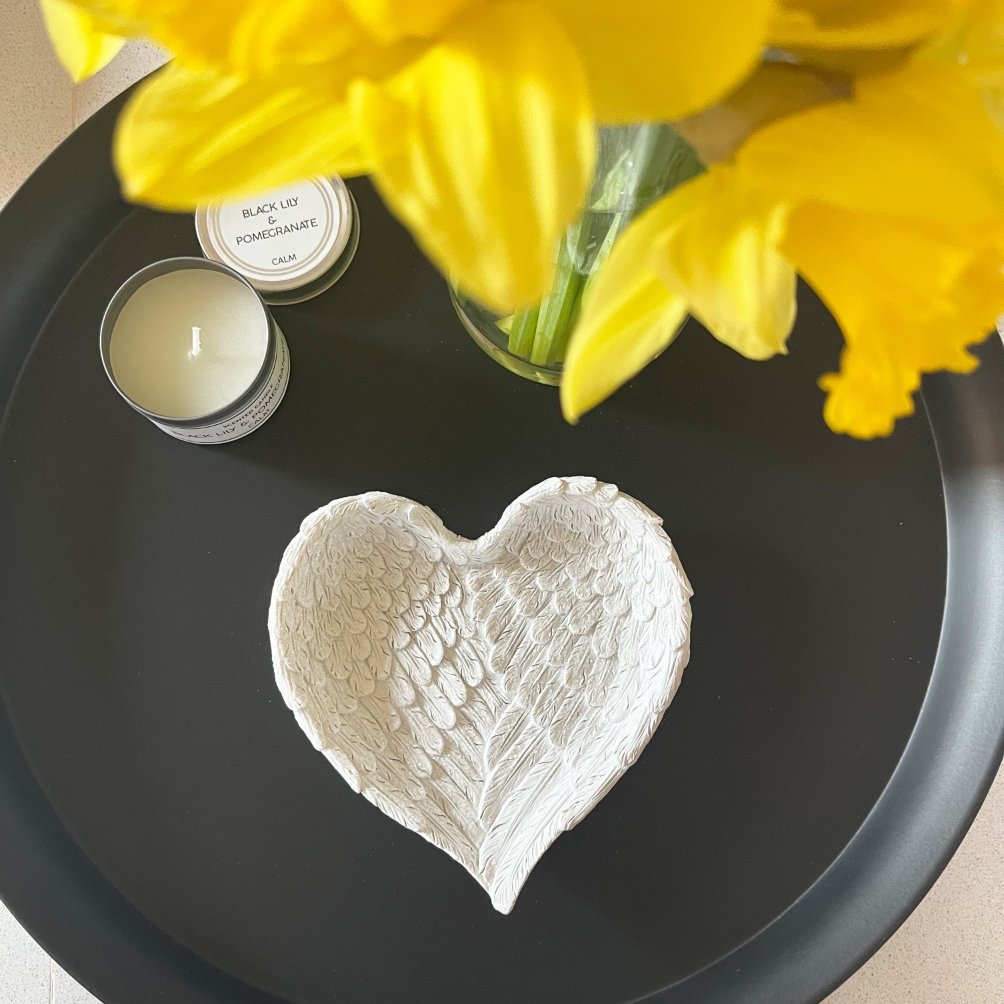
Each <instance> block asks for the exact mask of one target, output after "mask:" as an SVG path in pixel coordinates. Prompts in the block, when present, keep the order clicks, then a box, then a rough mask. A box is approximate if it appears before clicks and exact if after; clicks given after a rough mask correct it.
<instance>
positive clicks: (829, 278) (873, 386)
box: [783, 205, 1004, 438]
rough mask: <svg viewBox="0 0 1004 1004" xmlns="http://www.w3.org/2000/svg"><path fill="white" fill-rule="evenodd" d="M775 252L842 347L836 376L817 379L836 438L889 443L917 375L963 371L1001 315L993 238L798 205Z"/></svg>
mask: <svg viewBox="0 0 1004 1004" xmlns="http://www.w3.org/2000/svg"><path fill="white" fill-rule="evenodd" d="M1000 233H1004V227H1001V230H1000ZM783 246H784V250H785V252H786V253H787V254H788V256H789V258H790V259H791V260H792V261H794V262H796V263H797V265H798V267H799V270H800V271H801V272H802V274H803V275H804V276H805V277H806V279H807V280H808V281H809V282H810V283H811V284H812V286H813V287H814V288H815V290H816V292H817V293H819V295H820V296H821V297H822V299H823V300H824V301H825V303H826V304H827V306H828V307H829V308H830V310H831V311H832V313H833V315H834V316H835V317H836V318H837V320H838V321H839V323H840V326H841V328H842V330H843V332H844V338H845V340H846V342H847V348H846V350H845V352H844V354H843V356H842V359H841V371H840V373H839V374H827V375H826V376H824V377H823V378H822V379H821V381H820V385H821V386H822V387H823V389H824V390H826V391H827V392H828V398H827V403H826V407H825V409H824V416H825V418H826V421H827V423H828V424H829V425H830V427H831V428H833V429H834V431H837V432H849V433H851V434H852V435H855V436H858V437H861V438H871V437H873V436H883V435H888V434H889V433H890V432H891V431H892V428H893V424H894V422H895V420H896V419H897V418H900V417H902V416H904V415H908V414H910V413H911V412H912V411H913V402H912V397H911V395H912V394H913V392H914V391H915V390H916V388H917V387H918V386H919V383H920V376H921V374H922V373H927V372H931V371H934V370H939V369H949V370H954V371H956V372H967V371H969V370H971V369H972V368H973V367H974V366H975V365H976V359H975V358H974V357H973V356H972V354H971V353H970V352H969V351H968V347H969V346H971V345H973V344H975V343H976V342H979V341H982V340H983V338H985V337H986V334H987V332H988V331H989V330H990V329H991V328H992V326H993V323H994V320H995V319H996V317H997V316H998V315H999V314H1001V313H1004V272H1002V265H1004V252H1002V247H1004V244H1002V243H1001V239H1000V238H999V236H996V235H995V234H994V233H993V232H986V233H983V232H979V231H962V232H960V231H948V230H944V229H941V228H933V227H921V226H918V225H916V224H912V223H910V222H908V221H904V220H902V219H899V218H896V217H890V216H878V215H873V214H864V213H849V212H846V211H842V210H839V209H835V208H832V207H829V206H813V205H806V206H803V207H800V208H799V209H798V210H796V211H795V212H794V213H793V214H792V216H791V218H790V220H789V224H788V229H787V234H786V236H785V240H784V245H783Z"/></svg>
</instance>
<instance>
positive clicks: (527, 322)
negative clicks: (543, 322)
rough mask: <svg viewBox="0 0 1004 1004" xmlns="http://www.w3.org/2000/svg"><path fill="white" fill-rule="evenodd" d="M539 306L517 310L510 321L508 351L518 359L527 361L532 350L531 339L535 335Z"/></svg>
mask: <svg viewBox="0 0 1004 1004" xmlns="http://www.w3.org/2000/svg"><path fill="white" fill-rule="evenodd" d="M539 313H540V304H537V305H536V306H533V307H527V308H526V309H525V310H519V311H517V312H516V315H515V316H514V317H513V320H512V327H511V328H510V329H509V351H510V352H511V353H512V354H513V355H514V356H519V357H520V359H529V358H530V351H531V349H532V348H533V339H534V336H535V335H536V333H537V317H538V315H539Z"/></svg>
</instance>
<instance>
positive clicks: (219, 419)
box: [100, 258, 290, 446]
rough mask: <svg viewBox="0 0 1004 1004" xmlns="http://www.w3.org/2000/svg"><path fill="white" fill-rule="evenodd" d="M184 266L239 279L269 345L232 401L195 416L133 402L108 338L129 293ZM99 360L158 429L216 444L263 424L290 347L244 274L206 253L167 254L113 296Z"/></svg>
mask: <svg viewBox="0 0 1004 1004" xmlns="http://www.w3.org/2000/svg"><path fill="white" fill-rule="evenodd" d="M182 269H209V270H212V271H217V272H222V273H224V274H226V275H228V276H231V277H232V278H233V279H235V280H236V281H237V282H240V283H242V284H243V285H244V286H247V287H248V288H249V289H250V290H251V292H252V293H253V294H254V296H255V299H256V300H257V301H258V303H259V304H261V311H262V319H263V323H264V324H266V325H267V331H268V336H267V344H266V349H265V357H264V359H263V360H262V364H261V368H260V369H259V371H258V374H257V376H256V377H255V378H254V379H253V380H252V381H251V383H250V385H249V386H248V387H247V389H246V390H245V391H243V392H242V393H241V394H240V395H239V396H238V397H236V398H235V399H234V400H233V402H231V403H230V404H228V405H226V406H224V407H222V408H219V409H217V410H216V411H214V412H212V413H210V414H207V415H200V416H197V417H195V418H176V417H173V416H171V415H161V414H158V413H156V412H153V411H150V410H148V409H147V408H144V407H143V406H142V405H141V404H139V403H138V402H136V401H134V400H133V399H132V398H131V397H130V396H129V395H128V394H127V393H126V392H125V391H124V390H123V388H122V386H121V384H120V382H119V381H118V380H117V379H116V377H115V371H114V369H113V367H112V362H111V341H112V333H113V331H114V329H115V322H116V321H117V320H118V317H119V314H120V313H121V312H122V309H123V307H124V306H125V305H126V303H128V302H129V299H130V297H132V295H133V294H134V293H135V292H136V290H138V289H139V288H140V287H141V286H142V285H143V284H144V283H147V282H149V281H150V280H151V279H154V278H156V277H157V276H160V275H165V274H167V273H168V272H172V271H177V270H182ZM100 347H101V362H102V364H103V365H104V368H105V373H106V374H107V375H108V379H109V380H110V381H111V383H112V386H113V387H114V388H115V389H116V390H117V391H118V392H119V394H121V395H122V397H123V398H124V399H125V400H126V401H127V402H128V403H129V404H130V405H131V406H132V407H133V408H134V409H135V410H136V411H138V412H139V413H140V414H141V415H144V416H145V417H146V418H148V419H149V420H150V421H151V422H153V424H154V425H156V426H157V428H158V429H161V430H162V431H163V432H166V433H167V434H168V435H169V436H173V437H174V438H175V439H181V440H184V441H185V442H188V443H202V444H203V445H207V446H208V445H215V444H219V443H229V442H233V441H234V440H235V439H241V438H243V437H244V436H247V435H249V434H250V433H252V432H254V431H255V429H257V428H259V426H261V425H263V424H264V423H265V422H266V421H268V419H269V418H270V417H271V416H272V414H273V413H274V412H275V410H276V408H278V407H279V403H280V402H281V401H282V398H283V396H284V395H285V393H286V387H287V385H288V384H289V368H290V367H289V349H288V347H287V345H286V339H285V337H284V336H283V333H282V331H281V330H280V328H279V326H278V324H276V322H275V319H274V318H273V317H272V315H271V314H270V313H269V310H268V308H267V307H266V306H265V303H264V301H263V300H262V298H261V296H260V295H259V294H258V292H257V290H255V288H254V287H253V286H252V285H251V283H249V282H248V281H247V280H246V279H245V278H244V277H243V276H242V275H240V274H239V273H238V272H236V271H234V270H233V269H231V268H228V267H227V266H226V265H221V264H219V263H218V262H214V261H207V260H206V259H204V258H166V259H164V260H163V261H158V262H154V263H153V264H151V265H147V266H146V267H145V268H142V269H140V270H139V271H138V272H137V273H136V274H135V275H133V276H131V277H130V278H129V279H127V280H126V281H125V282H124V283H123V284H122V285H121V286H120V287H119V289H118V291H117V292H116V293H115V295H114V296H113V297H112V298H111V301H110V302H109V304H108V307H107V308H106V310H105V314H104V317H103V318H102V320H101V337H100Z"/></svg>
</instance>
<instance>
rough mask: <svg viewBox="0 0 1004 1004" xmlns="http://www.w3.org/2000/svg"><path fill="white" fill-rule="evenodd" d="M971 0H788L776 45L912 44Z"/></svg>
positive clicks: (774, 25)
mask: <svg viewBox="0 0 1004 1004" xmlns="http://www.w3.org/2000/svg"><path fill="white" fill-rule="evenodd" d="M966 3H967V0H850V2H849V0H782V2H781V3H780V4H779V5H778V8H777V11H776V12H775V14H774V17H773V18H772V21H771V26H770V41H771V42H772V43H773V44H774V45H778V46H782V47H784V48H801V47H808V48H820V49H871V48H881V47H888V46H900V45H906V44H908V43H910V42H916V41H917V40H918V39H921V38H924V37H926V36H927V35H930V34H931V33H933V32H935V31H937V30H938V29H939V28H941V27H943V26H944V25H946V24H948V23H949V22H950V21H951V20H952V19H953V18H954V17H955V16H956V15H957V14H958V12H959V10H960V9H962V8H963V7H965V6H966Z"/></svg>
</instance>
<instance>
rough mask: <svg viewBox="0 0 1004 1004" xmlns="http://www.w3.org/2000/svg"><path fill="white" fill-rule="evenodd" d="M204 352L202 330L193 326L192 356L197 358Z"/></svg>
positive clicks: (190, 353)
mask: <svg viewBox="0 0 1004 1004" xmlns="http://www.w3.org/2000/svg"><path fill="white" fill-rule="evenodd" d="M201 351H202V328H197V327H196V326H195V325H194V324H193V325H192V351H191V352H189V353H188V354H189V355H190V356H197V355H198V354H199V353H200V352H201Z"/></svg>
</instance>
